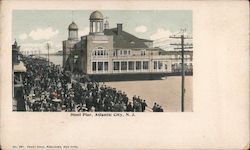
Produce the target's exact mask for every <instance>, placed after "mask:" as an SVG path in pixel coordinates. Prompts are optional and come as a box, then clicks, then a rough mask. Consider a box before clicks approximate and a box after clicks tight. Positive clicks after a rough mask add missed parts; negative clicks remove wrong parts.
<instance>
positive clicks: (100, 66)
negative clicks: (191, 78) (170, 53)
mask: <svg viewBox="0 0 250 150" xmlns="http://www.w3.org/2000/svg"><path fill="white" fill-rule="evenodd" d="M148 69H149V62H148V61H115V62H113V70H114V71H119V70H122V71H124V70H148ZM154 69H155V70H157V69H159V70H161V69H163V62H162V61H154ZM92 71H108V62H92Z"/></svg>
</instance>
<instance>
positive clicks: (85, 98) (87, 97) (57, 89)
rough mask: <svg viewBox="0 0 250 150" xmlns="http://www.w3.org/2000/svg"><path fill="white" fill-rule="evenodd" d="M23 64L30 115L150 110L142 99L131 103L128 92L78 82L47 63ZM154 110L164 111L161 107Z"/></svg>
mask: <svg viewBox="0 0 250 150" xmlns="http://www.w3.org/2000/svg"><path fill="white" fill-rule="evenodd" d="M23 61H24V64H25V66H26V68H27V71H26V72H25V74H24V76H23V84H24V90H23V91H24V99H25V104H26V111H70V112H72V111H74V112H75V111H91V112H94V111H99V112H144V111H145V110H146V107H148V106H147V104H146V100H143V99H141V98H140V97H139V96H134V97H133V98H132V100H131V101H130V100H129V98H128V96H127V95H126V93H125V92H122V91H120V90H117V89H115V88H112V87H108V86H106V85H105V84H102V83H99V82H94V81H91V80H90V79H88V78H86V77H85V76H82V77H81V78H82V79H83V80H81V82H76V81H74V80H72V79H71V75H70V73H69V72H64V71H62V70H61V68H60V66H56V65H54V64H53V63H48V61H46V60H45V59H41V58H31V57H24V58H23ZM152 110H153V111H154V112H161V111H163V109H162V108H161V107H160V106H159V105H155V106H154V107H153V109H152Z"/></svg>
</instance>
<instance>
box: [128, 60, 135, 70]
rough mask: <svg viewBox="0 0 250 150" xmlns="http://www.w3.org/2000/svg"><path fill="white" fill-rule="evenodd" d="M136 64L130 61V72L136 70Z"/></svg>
mask: <svg viewBox="0 0 250 150" xmlns="http://www.w3.org/2000/svg"><path fill="white" fill-rule="evenodd" d="M134 64H135V63H134V62H133V61H129V62H128V69H129V70H134V69H135V67H134Z"/></svg>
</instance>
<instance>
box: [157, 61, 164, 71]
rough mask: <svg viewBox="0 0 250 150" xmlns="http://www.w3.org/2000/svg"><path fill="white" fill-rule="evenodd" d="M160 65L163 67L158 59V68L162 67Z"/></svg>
mask: <svg viewBox="0 0 250 150" xmlns="http://www.w3.org/2000/svg"><path fill="white" fill-rule="evenodd" d="M162 67H163V64H162V61H158V69H162Z"/></svg>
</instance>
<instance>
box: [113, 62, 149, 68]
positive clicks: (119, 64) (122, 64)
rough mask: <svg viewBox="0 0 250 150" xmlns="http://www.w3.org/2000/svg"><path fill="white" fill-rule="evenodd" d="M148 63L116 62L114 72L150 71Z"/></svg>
mask: <svg viewBox="0 0 250 150" xmlns="http://www.w3.org/2000/svg"><path fill="white" fill-rule="evenodd" d="M148 64H149V63H148V61H128V62H127V61H121V62H119V61H115V62H114V63H113V70H141V69H143V70H148V69H149V65H148Z"/></svg>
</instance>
